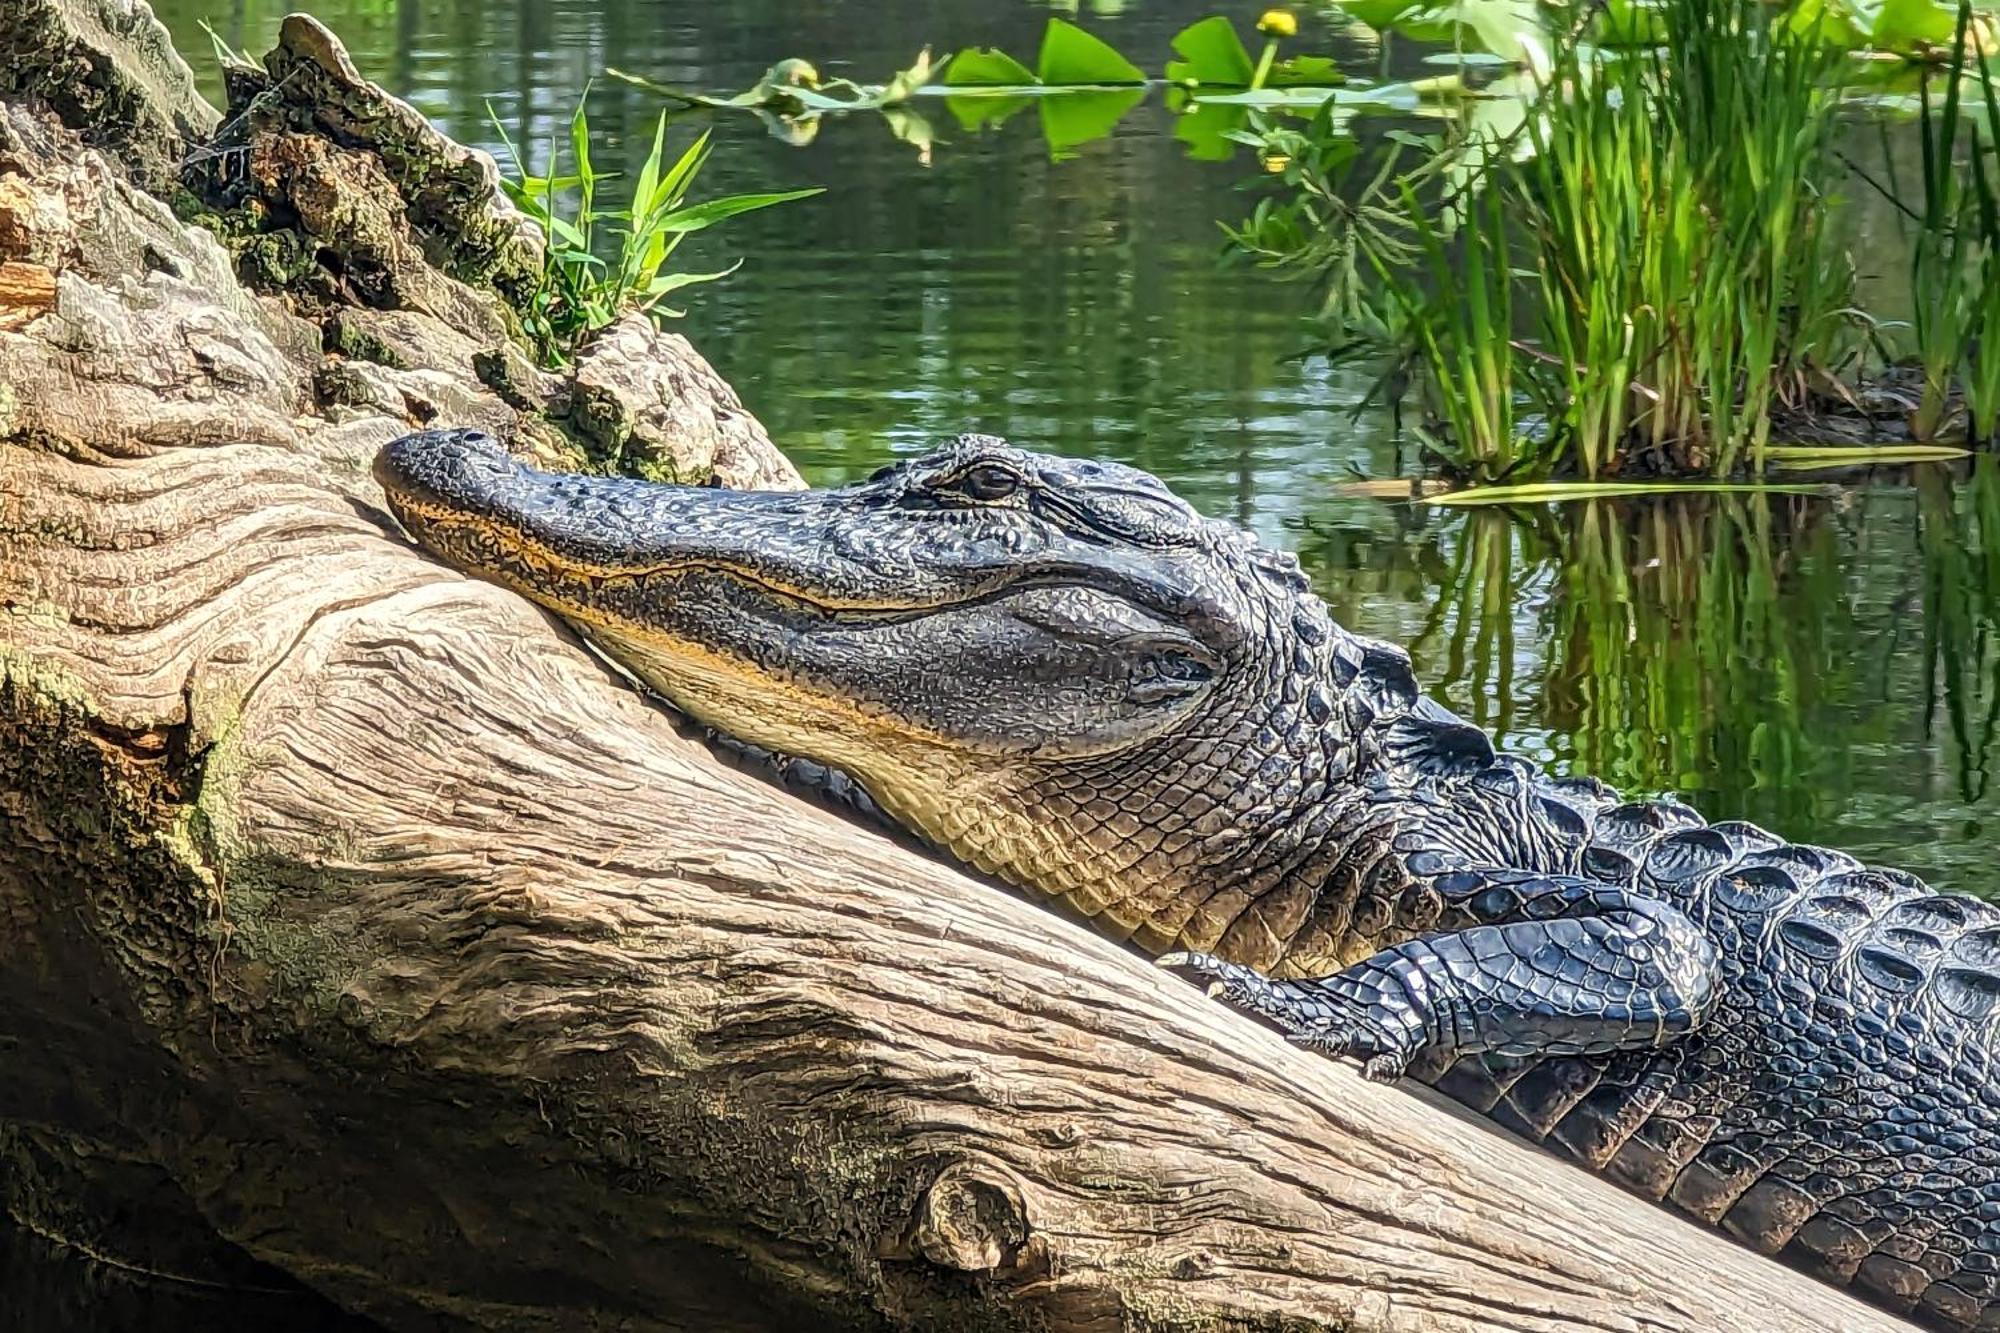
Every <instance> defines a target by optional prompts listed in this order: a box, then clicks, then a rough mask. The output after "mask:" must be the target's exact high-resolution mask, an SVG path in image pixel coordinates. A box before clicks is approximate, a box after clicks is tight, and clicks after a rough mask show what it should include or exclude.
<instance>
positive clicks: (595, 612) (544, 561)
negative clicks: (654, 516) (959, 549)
mask: <svg viewBox="0 0 2000 1333" xmlns="http://www.w3.org/2000/svg"><path fill="white" fill-rule="evenodd" d="M383 489H384V491H385V493H386V494H387V495H388V497H389V499H390V502H391V508H392V509H394V510H395V511H397V517H398V519H399V520H400V521H401V522H402V523H403V525H404V526H405V527H406V528H407V529H409V530H410V532H411V533H412V535H413V536H416V537H417V539H418V541H419V542H420V543H425V542H426V536H425V534H426V533H427V532H428V533H435V534H437V535H438V536H439V537H445V536H446V534H465V533H472V534H476V537H477V540H476V541H475V542H474V543H473V549H472V550H471V551H467V552H463V553H462V554H461V555H460V556H459V557H458V558H460V559H469V560H470V561H471V562H472V563H473V564H475V565H476V566H477V567H478V568H480V569H483V570H485V571H486V572H488V573H489V574H491V575H492V576H493V577H495V578H499V579H502V580H504V581H505V582H507V583H508V584H509V585H510V586H512V587H513V588H514V589H515V590H516V591H518V592H521V593H523V594H525V595H527V596H528V597H530V598H531V599H532V600H535V601H539V602H542V603H544V604H548V605H560V606H562V607H563V608H565V609H567V610H570V611H573V612H575V613H576V614H578V615H579V616H583V617H590V618H596V617H599V616H601V615H602V610H601V608H597V607H595V606H593V605H592V603H591V602H590V601H589V600H587V599H585V598H582V597H576V596H566V595H564V588H565V586H566V585H567V586H569V587H571V588H576V587H578V586H579V585H582V586H586V587H588V588H589V589H590V590H591V591H592V592H599V591H602V590H603V589H604V588H605V587H607V586H609V585H612V584H616V583H628V582H629V583H638V582H643V581H645V580H647V579H651V578H679V577H685V576H689V575H701V574H713V575H717V576H720V577H723V578H727V579H729V580H731V581H733V582H735V583H737V584H739V585H741V586H743V587H745V588H748V589H751V590H753V591H755V592H756V593H757V594H759V595H760V596H763V597H765V598H767V599H768V600H769V601H771V602H773V603H780V604H785V605H788V606H789V607H790V608H792V609H794V610H796V611H798V612H800V613H802V614H805V615H810V616H814V617H817V618H820V619H823V620H827V621H830V622H835V623H841V624H856V625H865V624H880V625H893V624H899V623H905V622H908V621H911V620H916V619H920V618H921V617H924V616H928V615H935V614H938V613H940V612H945V611H953V610H961V609H967V608H973V607H978V606H983V605H987V604H990V603H993V602H996V601H999V600H1000V599H1002V598H1004V597H1008V596H1011V595H1014V594H1017V593H1020V592H1024V591H1028V590H1031V589H1035V588H1056V587H1068V586H1071V585H1073V584H1074V582H1075V580H1074V579H1073V578H1066V577H1064V576H1063V575H1062V574H1061V573H1059V572H1054V571H1042V572H1039V573H1029V574H1025V575H1018V576H1015V577H1011V578H1005V579H1003V580H1001V581H1000V582H999V583H997V584H995V585H993V586H991V587H985V588H980V589H978V590H977V591H974V592H971V593H968V594H967V595H965V596H962V597H949V598H940V599H938V600H936V601H931V602H917V601H907V600H906V601H899V602H889V601H870V600H866V599H862V598H839V599H836V598H831V597H827V596H825V595H824V594H822V593H820V592H818V591H815V590H812V589H808V588H806V587H803V586H800V585H798V584H795V583H791V582H787V581H785V580H781V579H775V578H772V577H771V576H770V575H768V574H767V573H764V572H763V571H760V570H754V569H752V568H750V567H749V566H747V565H745V564H743V563H740V562H737V561H732V560H724V559H719V558H714V557H704V556H699V555H689V556H684V557H681V558H679V559H667V560H656V561H653V562H651V563H648V564H643V565H640V564H621V565H607V564H600V563H594V562H591V561H588V560H580V559H578V558H577V557H576V555H575V554H573V553H571V552H567V551H562V550H558V549H557V548H555V547H553V546H550V545H549V544H548V543H546V542H544V541H542V540H540V539H539V538H537V537H536V536H535V535H534V534H532V533H529V532H526V531H523V530H522V529H521V528H519V527H517V526H516V525H515V524H514V523H511V522H508V521H506V520H505V519H503V518H501V517H497V516H494V515H490V514H484V513H480V512H479V511H477V510H473V509H465V508H459V507H456V506H453V505H450V504H446V503H442V502H439V501H437V500H433V499H430V498H429V497H427V496H423V495H421V494H418V493H416V492H413V491H410V490H407V489H404V488H402V487H400V486H391V485H387V484H385V485H384V488H383ZM482 548H484V549H482ZM496 550H497V551H498V552H499V553H501V558H496V557H495V555H494V554H493V553H492V552H494V551H496ZM509 556H510V557H512V559H513V560H514V561H516V562H518V563H520V564H522V565H524V566H528V567H530V568H532V569H534V570H536V571H540V572H542V573H543V574H544V575H545V576H547V580H546V581H540V580H537V579H530V578H527V577H524V576H522V575H519V574H516V573H513V572H511V571H509V569H508V568H507V561H506V559H505V557H509ZM616 619H618V620H619V621H622V622H623V623H625V624H626V625H628V626H629V627H631V628H633V629H641V630H649V631H650V630H652V629H653V628H654V627H652V626H648V625H645V624H643V623H641V622H636V621H632V620H630V619H629V618H628V617H623V616H620V617H616Z"/></svg>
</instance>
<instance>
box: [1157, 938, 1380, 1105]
mask: <svg viewBox="0 0 2000 1333" xmlns="http://www.w3.org/2000/svg"><path fill="white" fill-rule="evenodd" d="M1156 961H1157V962H1158V964H1159V965H1160V966H1161V967H1164V968H1166V969H1168V970H1169V971H1172V972H1178V973H1180V974H1181V975H1183V976H1186V977H1189V978H1191V979H1196V980H1203V981H1206V982H1207V983H1208V986H1207V989H1208V993H1209V996H1210V997H1211V998H1213V999H1217V1000H1221V1001H1222V1002H1223V1003H1224V1004H1227V1005H1229V1006H1230V1007H1231V1008H1233V1009H1240V1010H1242V1011H1243V1012H1245V1013H1248V1014H1251V1015H1253V1016H1255V1017H1257V1018H1261V1019H1263V1020H1264V1021H1266V1022H1268V1023H1270V1024H1271V1025H1272V1026H1273V1027H1275V1028H1277V1029H1278V1030H1279V1031H1280V1032H1282V1033H1284V1034H1285V1038H1286V1040H1288V1041H1293V1042H1297V1043H1298V1044H1299V1045H1301V1046H1310V1047H1312V1048H1313V1049H1314V1050H1317V1051H1324V1052H1326V1053H1327V1054H1329V1055H1335V1056H1343V1055H1345V1056H1353V1057H1354V1058H1356V1059H1358V1060H1360V1061H1361V1073H1362V1075H1363V1076H1364V1077H1366V1078H1369V1079H1372V1080H1374V1081H1376V1082H1378V1083H1391V1082H1394V1081H1395V1080H1396V1079H1399V1078H1401V1077H1402V1076H1403V1071H1404V1070H1405V1069H1406V1068H1408V1066H1409V1063H1410V1060H1411V1059H1412V1058H1413V1057H1414V1056H1415V1055H1416V1054H1417V1046H1416V1043H1415V1042H1414V1041H1413V1040H1412V1039H1411V1038H1410V1036H1409V1035H1408V1034H1407V1032H1406V1031H1405V1030H1404V1029H1402V1028H1399V1027H1396V1026H1392V1025H1389V1024H1385V1023H1383V1022H1381V1021H1379V1020H1378V1019H1377V1018H1376V1017H1375V1016H1374V1015H1371V1014H1370V1012H1369V1006H1368V1005H1367V1004H1366V1003H1365V1002H1364V1001H1362V1000H1361V999H1360V998H1359V997H1358V996H1357V997H1347V996H1344V995H1342V994H1341V993H1340V992H1339V990H1338V989H1336V986H1335V985H1334V984H1330V983H1337V982H1338V981H1339V978H1337V977H1329V978H1327V979H1326V980H1325V981H1273V980H1271V978H1269V977H1267V976H1265V975H1263V974H1262V973H1261V972H1257V971H1254V970H1253V969H1251V968H1247V967H1244V966H1241V965H1240V964H1237V963H1226V962H1224V961H1223V960H1222V959H1220V958H1217V957H1216V956H1215V955H1214V954H1207V953H1170V954H1163V955H1162V956H1161V957H1160V958H1159V959H1157V960H1156Z"/></svg>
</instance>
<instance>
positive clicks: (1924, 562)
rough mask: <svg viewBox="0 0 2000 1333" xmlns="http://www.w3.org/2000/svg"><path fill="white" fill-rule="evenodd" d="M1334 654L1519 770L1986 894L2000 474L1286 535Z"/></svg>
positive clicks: (1307, 528) (1995, 466)
mask: <svg viewBox="0 0 2000 1333" xmlns="http://www.w3.org/2000/svg"><path fill="white" fill-rule="evenodd" d="M1300 550H1301V556H1302V558H1303V559H1304V560H1305V561H1306V562H1307V563H1308V566H1309V568H1311V569H1312V570H1313V572H1314V574H1315V576H1316V578H1317V580H1318V582H1319V584H1320V586H1321V587H1322V589H1324V590H1325V591H1326V592H1327V594H1328V597H1329V600H1330V601H1331V602H1332V603H1333V604H1334V606H1335V609H1336V614H1338V615H1340V616H1341V617H1342V618H1344V619H1345V620H1346V621H1347V622H1348V623H1350V624H1353V625H1355V626H1356V627H1357V628H1362V629H1365V630H1368V631H1369V632H1374V633H1381V634H1385V635H1389V636H1391V637H1395V638H1397V639H1399V640H1401V641H1402V642H1405V643H1407V644H1408V645H1409V646H1410V648H1411V651H1412V653H1413V654H1414V655H1415V656H1416V658H1417V661H1418V664H1419V667H1420V668H1421V671H1422V674H1423V676H1424V677H1425V679H1426V680H1428V681H1430V682H1433V683H1434V685H1435V687H1436V688H1437V689H1438V690H1439V692H1440V694H1441V695H1442V696H1443V697H1444V698H1446V699H1447V700H1448V701H1449V702H1450V703H1451V704H1452V705H1453V707H1455V708H1457V709H1459V710H1460V711H1462V712H1463V713H1465V714H1466V715H1467V716H1469V717H1471V718H1474V719H1476V720H1477V721H1478V722H1479V723H1480V724H1481V725H1483V726H1486V727H1489V728H1491V729H1492V730H1493V731H1494V732H1495V734H1496V735H1498V736H1499V737H1501V738H1502V739H1503V741H1504V742H1505V743H1506V744H1508V745H1510V746H1511V747H1512V748H1514V749H1515V750H1516V751H1517V752H1519V753H1522V754H1525V755H1528V756H1531V757H1533V758H1536V759H1539V760H1541V761H1543V762H1547V763H1549V764H1551V765H1552V766H1554V767H1556V768H1559V769H1562V770H1564V771H1570V772H1581V773H1594V774H1596V775H1597V776H1599V777H1602V778H1604V779H1605V780H1607V781H1609V782H1612V783H1614V784H1615V785H1617V786H1619V787H1621V788H1623V789H1626V790H1629V791H1633V792H1677V793H1680V794H1682V795H1684V796H1686V797H1687V798H1688V799H1690V800H1691V801H1693V802H1694V803H1695V804H1697V805H1698V806H1699V807H1700V808H1702V809H1703V811H1704V812H1706V813H1707V814H1709V815H1710V816H1711V817H1714V818H1723V817H1729V818H1745V819H1751V820H1755V821H1757V822H1759V823H1762V824H1765V825H1766V826H1768V827H1770V828H1772V829H1773V830H1776V831H1779V832H1782V833H1784V834H1786V835H1787V836H1791V837H1795V838H1800V839H1810V840H1815V841H1821V842H1827V843H1832V844H1834V845H1837V846H1841V847H1844V848H1847V849H1848V850H1851V851H1854V852H1856V853H1857V854H1860V855H1863V856H1867V857H1870V858H1874V859H1880V860H1884V861H1889V862H1893V863H1896V864H1900V865H1904V866H1907V867H1909V868H1911V869H1913V870H1917V871H1918V872H1920V873H1923V874H1926V875H1928V876H1930V877H1931V878H1932V879H1933V880H1934V881H1935V882H1936V883H1938V884H1939V885H1940V886H1941V887H1951V888H1960V889H1969V890H1974V891H1978V892H1985V893H1994V892H2000V871H1996V868H1995V867H1994V865H1993V862H1992V857H1991V854H1990V851H1989V849H1988V847H1987V844H1986V840H1985V837H1984V823H1983V821H1984V819H1985V818H1986V817H1987V807H1988V805H1989V802H1990V799H1991V792H1992V772H1993V765H1994V761H1995V749H1996V733H2000V646H1996V626H2000V460H1995V459H1992V458H1982V459H1980V460H1978V461H1977V464H1976V466H1973V467H1972V468H1970V469H1968V470H1967V471H1965V472H1963V473H1961V474H1958V475H1954V474H1953V473H1951V472H1949V471H1946V470H1944V469H1927V470H1922V471H1919V472H1917V473H1916V474H1914V475H1913V476H1912V477H1911V478H1910V480H1909V482H1908V483H1907V484H1906V485H1900V486H1893V487H1878V488H1874V489H1869V490H1858V491H1857V490H1850V491H1836V492H1832V493H1827V494H1814V495H1789V494H1755V495H1743V494H1727V495H1714V494H1698V495H1680V496H1665V497H1659V498H1655V499H1647V500H1637V501H1633V500H1624V501H1615V502H1613V501H1601V502H1595V503H1589V504H1579V505H1570V506H1563V507H1560V508H1545V509H1537V510H1535V511H1533V512H1530V513H1510V512H1507V511H1502V510H1480V511H1473V512H1470V513H1467V514H1464V515H1450V516H1444V517H1428V516H1425V515H1423V514H1422V513H1421V511H1417V510H1412V509H1409V508H1407V507H1404V508H1401V509H1400V510H1398V511H1396V512H1395V515H1394V516H1393V517H1388V516H1376V517H1375V519H1374V521H1372V522H1366V523H1356V522H1354V521H1353V519H1352V517H1346V518H1343V519H1341V520H1340V521H1321V520H1319V519H1317V518H1315V519H1313V520H1310V521H1308V522H1307V523H1305V524H1304V525H1303V527H1302V531H1301V533H1300Z"/></svg>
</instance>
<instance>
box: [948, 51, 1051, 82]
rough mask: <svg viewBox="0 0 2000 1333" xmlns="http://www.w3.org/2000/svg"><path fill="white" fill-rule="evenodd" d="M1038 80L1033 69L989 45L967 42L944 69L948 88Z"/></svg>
mask: <svg viewBox="0 0 2000 1333" xmlns="http://www.w3.org/2000/svg"><path fill="white" fill-rule="evenodd" d="M1037 82H1039V80H1037V79H1036V78H1035V72H1034V71H1033V70H1031V69H1029V68H1028V67H1027V66H1026V65H1024V64H1022V63H1021V62H1020V61H1018V60H1016V59H1014V57H1012V56H1010V55H1008V54H1007V53H1006V52H1005V51H999V50H995V49H994V48H993V47H990V46H968V47H967V48H965V50H963V51H960V52H959V53H958V54H957V55H955V56H953V57H952V58H951V61H950V63H949V64H947V65H946V66H945V69H944V84H945V86H946V87H947V88H978V87H992V86H1003V85H1004V86H1008V87H1021V86H1023V85H1029V84H1034V83H1037Z"/></svg>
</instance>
